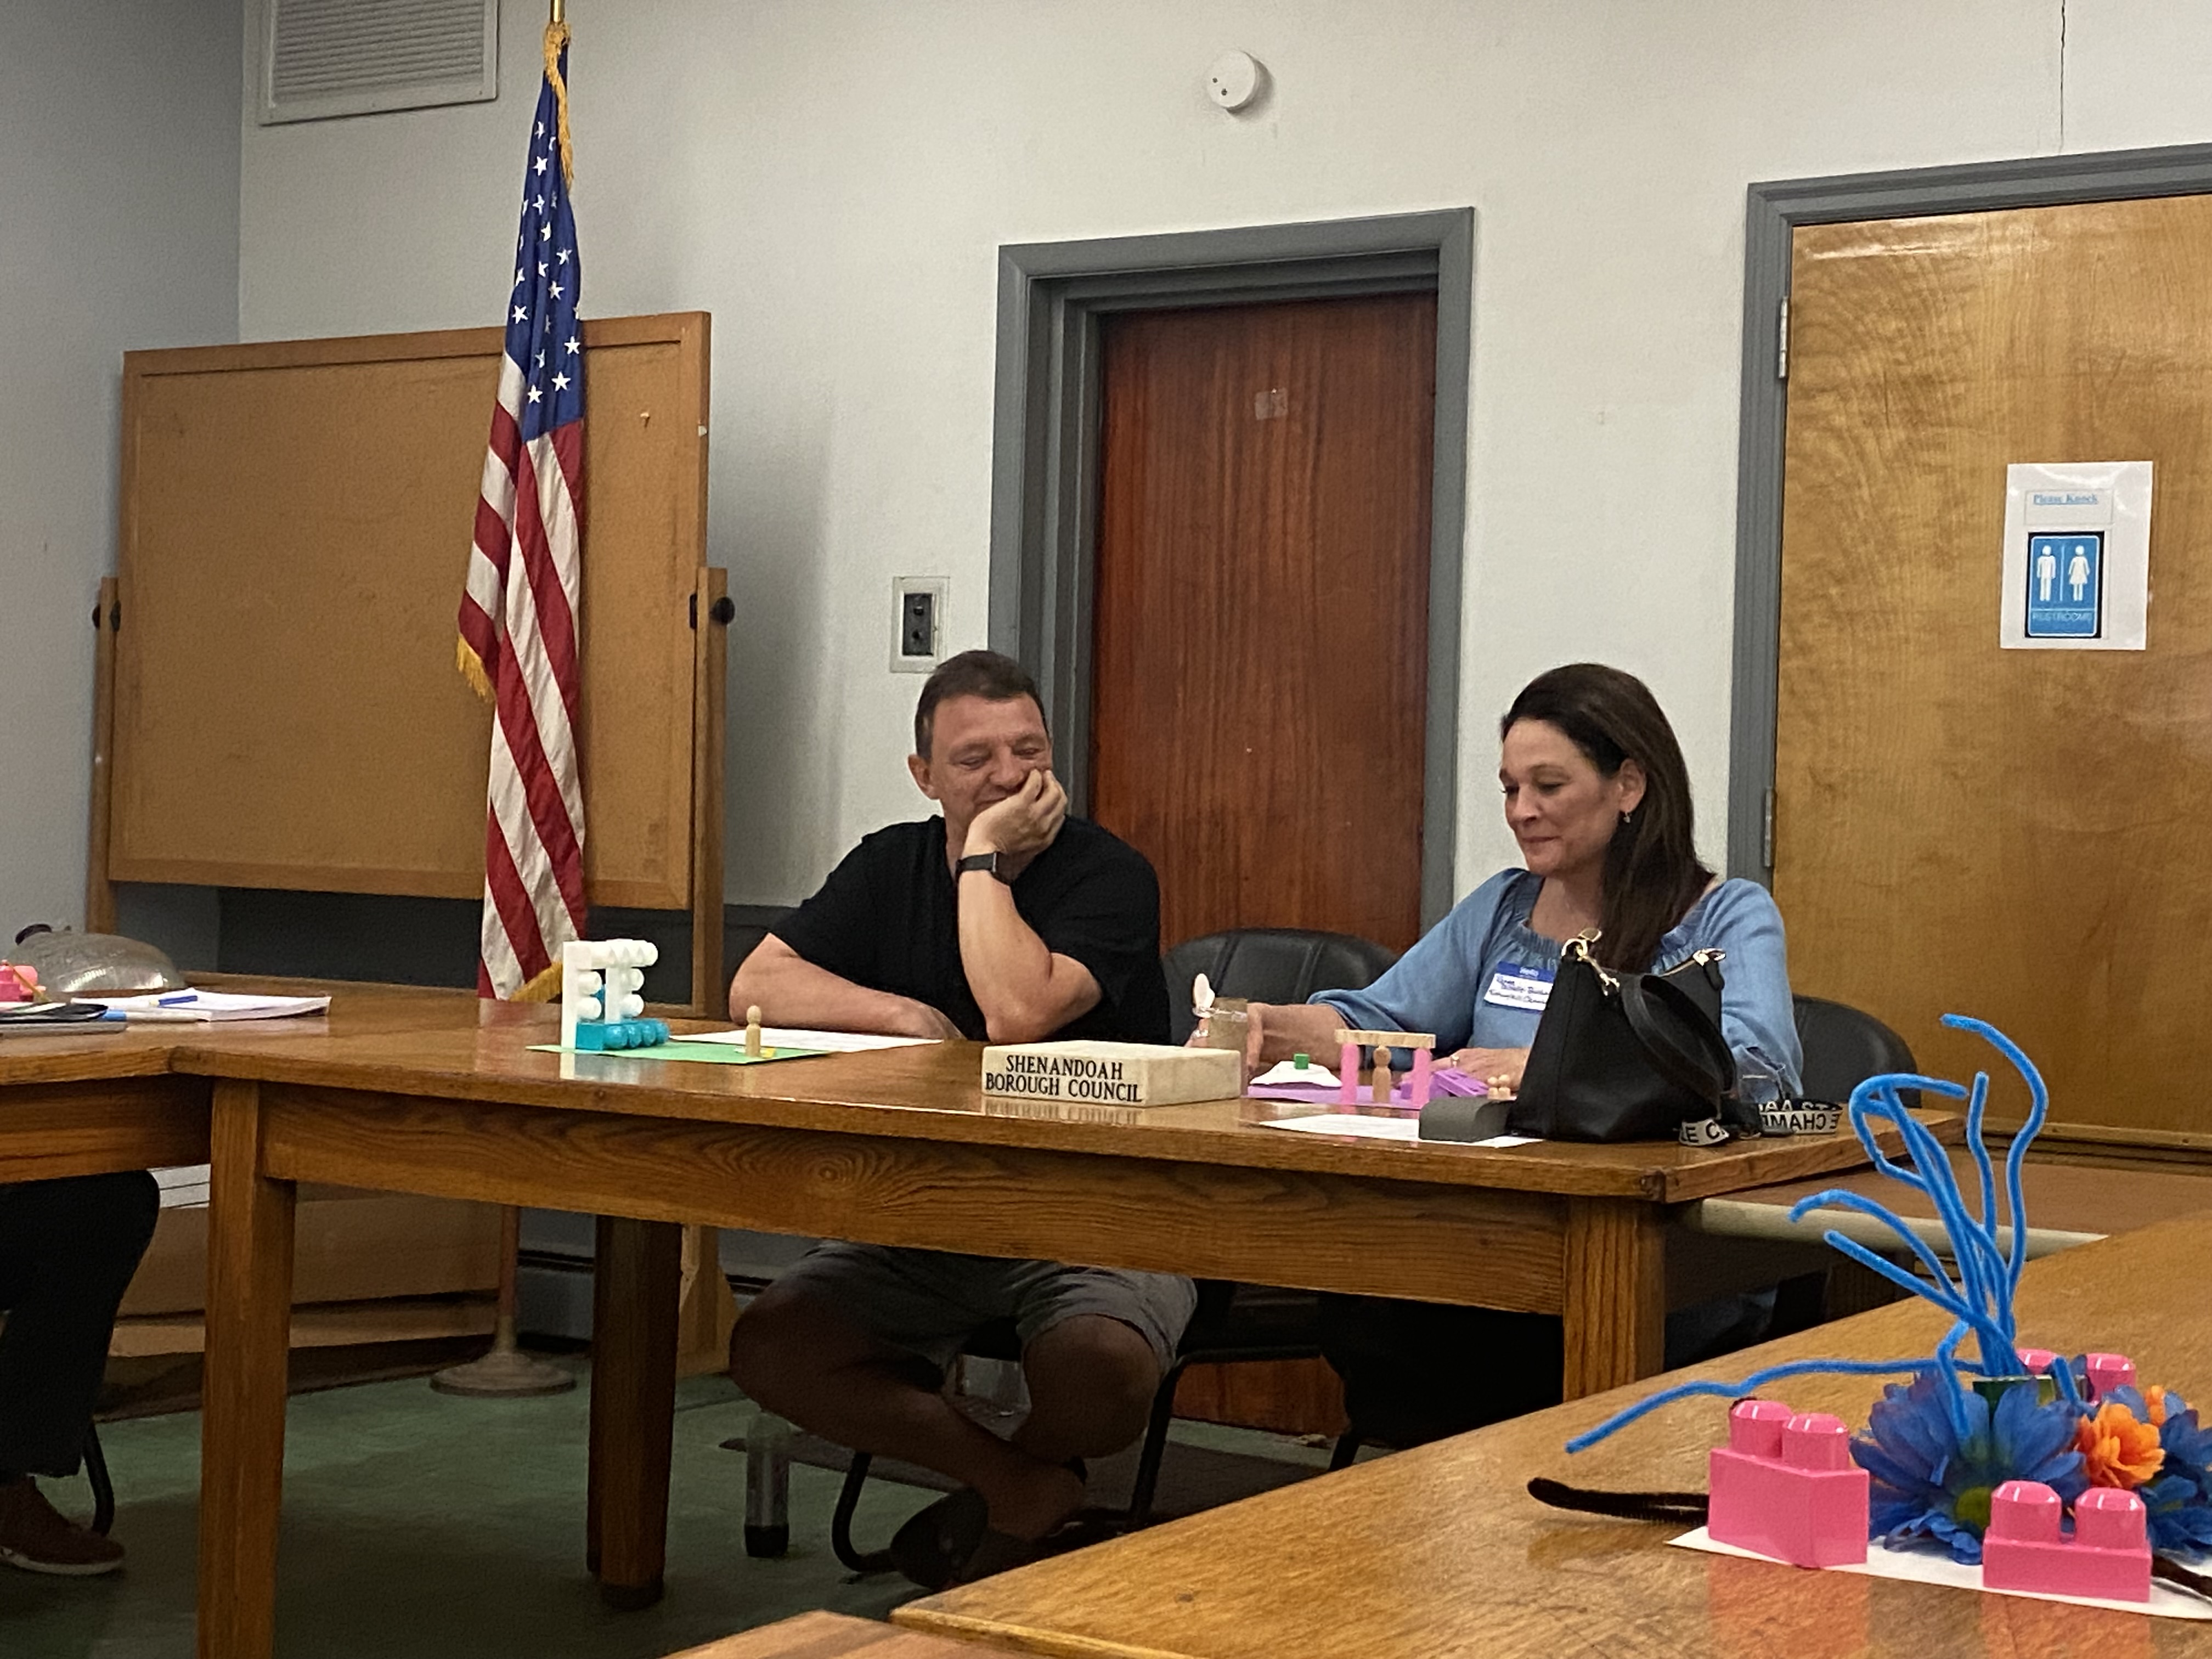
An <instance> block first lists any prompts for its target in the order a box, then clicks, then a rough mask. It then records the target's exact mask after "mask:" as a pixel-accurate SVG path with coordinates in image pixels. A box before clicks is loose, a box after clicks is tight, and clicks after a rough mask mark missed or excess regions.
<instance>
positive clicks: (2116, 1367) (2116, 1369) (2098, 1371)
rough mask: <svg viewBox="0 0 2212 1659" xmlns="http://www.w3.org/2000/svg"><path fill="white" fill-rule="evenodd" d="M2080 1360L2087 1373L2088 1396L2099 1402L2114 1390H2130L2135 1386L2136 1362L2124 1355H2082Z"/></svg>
mask: <svg viewBox="0 0 2212 1659" xmlns="http://www.w3.org/2000/svg"><path fill="white" fill-rule="evenodd" d="M2082 1359H2083V1361H2084V1363H2085V1364H2086V1365H2087V1370H2088V1372H2089V1394H2090V1397H2091V1398H2092V1399H2096V1400H2101V1399H2103V1398H2104V1397H2105V1396H2106V1395H2108V1394H2110V1393H2111V1392H2112V1390H2113V1389H2132V1388H2133V1387H2135V1385H2136V1362H2135V1361H2134V1360H2132V1359H2130V1358H2128V1357H2127V1355H2125V1354H2124V1353H2093V1354H2084V1355H2083V1356H2082Z"/></svg>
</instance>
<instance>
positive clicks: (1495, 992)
mask: <svg viewBox="0 0 2212 1659" xmlns="http://www.w3.org/2000/svg"><path fill="white" fill-rule="evenodd" d="M1558 973H1559V969H1556V968H1551V967H1545V968H1524V967H1522V966H1521V965H1520V964H1518V963H1505V964H1504V965H1503V966H1502V967H1500V968H1499V969H1498V971H1497V972H1496V973H1494V974H1492V975H1491V976H1490V988H1489V989H1488V990H1486V991H1485V992H1484V993H1483V994H1482V1000H1484V1001H1485V1002H1494V1003H1496V1004H1497V1005H1498V1006H1499V1007H1501V1008H1528V1009H1532V1010H1534V1012H1538V1013H1541V1012H1543V1010H1544V1005H1545V1004H1546V1003H1547V1002H1548V1001H1550V1000H1551V999H1552V981H1553V979H1554V978H1555V977H1556V976H1557V975H1558Z"/></svg>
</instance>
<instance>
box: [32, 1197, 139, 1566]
mask: <svg viewBox="0 0 2212 1659" xmlns="http://www.w3.org/2000/svg"><path fill="white" fill-rule="evenodd" d="M160 1208H161V1194H160V1192H159V1191H158V1189H157V1188H155V1185H154V1177H153V1176H149V1175H148V1174H147V1173H146V1172H145V1171H144V1170H131V1171H129V1172H127V1173H125V1174H122V1175H102V1176H74V1177H70V1178H68V1179H64V1180H58V1181H30V1182H22V1183H21V1184H19V1185H15V1186H0V1309H5V1310H7V1314H8V1325H7V1328H6V1329H5V1330H4V1331H0V1561H5V1562H7V1563H8V1565H10V1566H15V1567H21V1568H23V1569H25V1570H26V1571H31V1572H46V1573H59V1574H63V1575H64V1576H69V1577H84V1576H88V1575H90V1574H94V1573H102V1572H112V1571H114V1570H115V1569H116V1568H117V1567H119V1566H121V1565H123V1547H122V1546H121V1545H120V1544H118V1543H116V1542H115V1541H113V1540H112V1539H108V1538H103V1537H101V1536H100V1534H97V1533H95V1532H93V1531H91V1530H90V1529H89V1528H84V1527H81V1526H79V1525H77V1524H76V1522H74V1521H71V1520H69V1519H68V1518H67V1517H65V1516H63V1515H62V1514H61V1513H60V1512H59V1511H58V1510H56V1509H55V1508H54V1506H53V1505H52V1504H50V1503H48V1502H47V1501H46V1494H45V1493H44V1492H40V1490H39V1484H38V1482H37V1481H36V1480H33V1478H32V1477H33V1476H34V1475H41V1474H43V1475H46V1476H49V1477H51V1478H52V1479H55V1480H66V1479H67V1478H68V1477H69V1476H70V1475H73V1474H76V1469H77V1464H78V1462H79V1461H80V1460H81V1459H82V1456H83V1455H84V1443H85V1439H86V1437H87V1434H88V1431H89V1430H90V1428H91V1426H92V1408H93V1405H94V1402H95V1401H96V1400H97V1399H98V1398H99V1395H100V1376H101V1374H102V1373H103V1372H104V1371H105V1370H106V1368H107V1341H108V1337H109V1335H110V1334H111V1333H112V1331H113V1330H114V1328H115V1310H116V1306H117V1304H119V1303H120V1302H121V1301H122V1300H123V1292H124V1291H125V1290H126V1289H128V1288H129V1287H130V1284H131V1275H132V1274H133V1273H137V1271H138V1258H139V1257H140V1256H142V1255H144V1254H145V1253H146V1245H147V1243H148V1241H149V1240H150V1239H151V1238H152V1237H154V1220H155V1216H156V1215H157V1214H158V1213H159V1212H160Z"/></svg>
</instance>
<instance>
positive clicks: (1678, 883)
mask: <svg viewBox="0 0 2212 1659" xmlns="http://www.w3.org/2000/svg"><path fill="white" fill-rule="evenodd" d="M1522 720H1542V721H1544V722H1545V723H1546V724H1547V725H1550V726H1557V727H1559V730H1560V731H1562V732H1565V733H1566V734H1567V737H1568V738H1569V739H1570V740H1571V741H1572V743H1573V744H1574V745H1575V747H1576V748H1577V749H1579V750H1582V751H1583V754H1585V755H1587V756H1589V759H1590V763H1591V764H1592V765H1593V766H1595V767H1596V768H1597V769H1598V770H1599V771H1600V772H1601V773H1603V774H1604V775H1606V776H1607V777H1608V778H1609V777H1612V776H1613V775H1614V774H1616V773H1618V772H1619V771H1620V765H1621V763H1622V762H1623V761H1629V760H1632V761H1634V762H1635V763H1637V764H1638V766H1641V767H1642V768H1643V769H1644V799H1643V800H1642V801H1640V802H1638V805H1637V807H1636V810H1635V811H1634V812H1632V813H1631V814H1630V815H1629V819H1628V821H1627V822H1626V823H1622V824H1620V826H1619V827H1618V828H1616V829H1614V830H1613V840H1612V841H1611V842H1609V843H1608V844H1607V847H1606V849H1605V874H1604V882H1605V887H1604V896H1603V898H1602V899H1601V902H1600V905H1599V909H1598V927H1599V930H1600V932H1599V937H1598V942H1597V945H1596V949H1595V956H1596V957H1597V959H1598V960H1599V961H1600V962H1601V963H1604V964H1605V965H1606V966H1607V967H1608V968H1619V969H1626V970H1631V971H1635V972H1641V971H1643V970H1644V969H1647V968H1649V967H1650V966H1651V958H1652V957H1653V955H1654V954H1655V953H1656V951H1658V949H1659V941H1660V939H1662V937H1664V935H1665V934H1666V933H1667V931H1668V929H1669V928H1671V927H1674V924H1675V923H1676V922H1678V921H1680V920H1681V919H1682V917H1683V915H1684V914H1685V913H1686V911H1687V910H1688V909H1689V908H1690V907H1691V906H1692V904H1694V903H1696V902H1697V901H1698V896H1699V894H1700V893H1702V892H1704V891H1705V888H1706V886H1707V885H1708V884H1710V883H1711V881H1712V878H1713V872H1711V871H1710V870H1708V869H1706V868H1705V866H1704V865H1702V864H1700V863H1699V862H1698V847H1697V836H1696V833H1695V829H1696V826H1695V823H1694V822H1693V820H1692V813H1691V809H1690V773H1689V769H1688V768H1687V767H1686V766H1684V765H1683V764H1682V746H1681V744H1679V743H1677V742H1675V741H1674V727H1673V726H1669V725H1668V724H1667V716H1666V715H1665V714H1662V712H1661V711H1660V708H1659V702H1658V700H1657V699H1656V697H1654V696H1652V695H1651V690H1650V687H1649V686H1647V685H1645V684H1644V682H1643V681H1642V680H1639V679H1638V678H1636V676H1635V675H1633V674H1624V673H1623V672H1621V671H1620V669H1618V668H1607V666H1606V665H1604V664H1603V663H1595V662H1577V663H1569V664H1568V665H1566V666H1565V667H1564V668H1554V669H1552V670H1550V671H1548V672H1546V673H1542V674H1539V675H1537V676H1536V678H1534V679H1533V680H1531V681H1529V682H1528V684H1527V685H1526V686H1524V687H1522V691H1521V695H1520V696H1517V697H1516V698H1514V699H1513V706H1512V707H1511V708H1509V709H1507V710H1506V711H1505V718H1504V719H1503V720H1500V721H1498V737H1499V738H1500V739H1503V738H1504V736H1505V734H1506V733H1507V732H1510V731H1511V730H1512V729H1513V728H1514V727H1515V726H1516V725H1518V724H1519V723H1520V722H1521V721H1522Z"/></svg>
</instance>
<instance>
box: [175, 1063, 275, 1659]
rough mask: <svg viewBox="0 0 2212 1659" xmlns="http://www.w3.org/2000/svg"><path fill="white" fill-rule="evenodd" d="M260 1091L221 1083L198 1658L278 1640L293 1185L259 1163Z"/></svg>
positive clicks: (238, 1654) (259, 1649)
mask: <svg viewBox="0 0 2212 1659" xmlns="http://www.w3.org/2000/svg"><path fill="white" fill-rule="evenodd" d="M261 1125H262V1120H261V1091H260V1085H258V1084H253V1083H241V1082H234V1081H232V1080H229V1079H222V1080H220V1081H218V1082H217V1083H216V1085H215V1099H214V1115H213V1122H212V1133H211V1135H210V1156H211V1158H212V1160H213V1163H214V1166H215V1168H214V1189H213V1193H212V1194H211V1202H210V1206H209V1212H208V1303H207V1361H206V1373H205V1379H206V1380H205V1383H204V1386H203V1396H204V1402H205V1403H204V1415H203V1420H202V1425H201V1429H200V1537H199V1652H200V1659H268V1656H269V1654H270V1650H271V1647H272V1645H273V1644H274V1642H275V1640H276V1511H277V1505H278V1504H279V1502H280V1501H281V1500H282V1498H283V1482H284V1401H285V1394H286V1387H285V1383H286V1377H285V1366H286V1362H287V1359H288V1358H289V1351H290V1346H291V1328H292V1223H293V1211H294V1196H295V1193H294V1188H293V1184H292V1183H291V1182H289V1181H272V1180H270V1179H268V1178H267V1177H266V1176H263V1175H262V1173H261Z"/></svg>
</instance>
